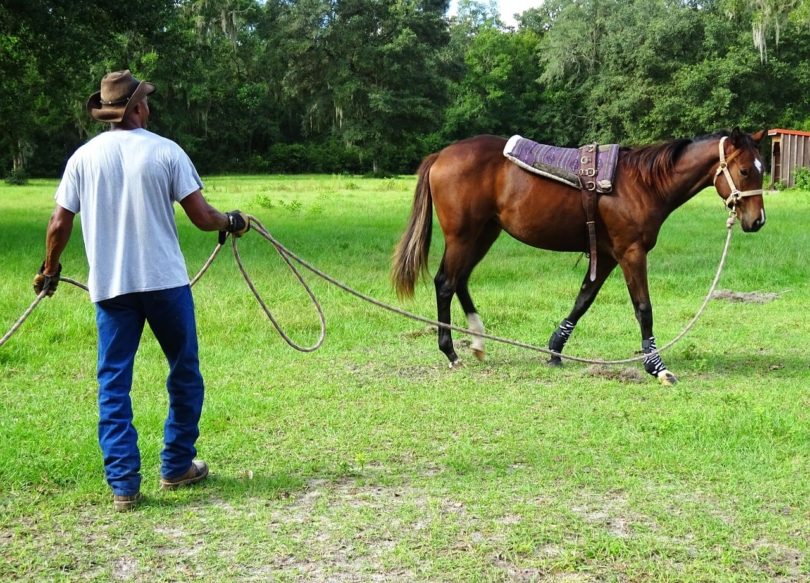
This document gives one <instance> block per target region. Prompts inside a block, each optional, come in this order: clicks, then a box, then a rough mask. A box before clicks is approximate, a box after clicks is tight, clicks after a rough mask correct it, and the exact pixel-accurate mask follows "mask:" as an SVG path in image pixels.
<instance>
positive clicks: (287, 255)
mask: <svg viewBox="0 0 810 583" xmlns="http://www.w3.org/2000/svg"><path fill="white" fill-rule="evenodd" d="M249 219H250V223H251V226H252V229H253V230H254V231H256V232H257V233H258V234H259V235H260V236H262V237H263V238H264V239H266V240H267V241H268V242H269V243H270V244H271V245H273V247H274V248H275V249H276V251H277V252H278V254H279V255H280V256H281V257H282V259H284V261H285V263H286V264H287V266H288V267H289V268H290V270H292V272H293V273H294V274H295V276H296V278H297V279H298V281H299V282H300V283H301V285H302V286H303V287H304V289H305V290H306V292H307V295H308V296H309V298H310V300H311V302H312V304H313V306H314V307H315V309H316V311H317V313H318V318H319V321H320V334H319V337H318V340H317V341H316V342H315V343H314V344H313V345H311V346H301V345H299V344H297V343H295V342H294V341H293V340H292V339H291V338H290V337H289V336H288V335H287V334H286V333H285V332H284V330H283V329H282V328H281V326H280V325H279V323H278V322H277V321H276V319H275V317H274V316H273V314H272V312H271V311H270V309H269V308H268V307H267V304H266V303H265V302H264V300H263V299H262V298H261V296H260V294H259V292H258V290H257V289H256V286H255V285H254V284H253V281H252V280H251V278H250V276H249V274H248V272H247V270H246V269H245V266H244V264H243V263H242V259H241V256H240V255H239V250H238V248H237V243H236V238H235V237H231V243H232V249H233V255H234V259H235V260H236V263H237V265H238V267H239V270H240V272H241V273H242V276H243V277H244V279H245V282H246V283H247V285H248V287H249V288H250V290H251V292H252V293H253V295H254V297H255V298H256V300H257V301H258V302H259V305H260V306H261V308H262V310H263V311H264V313H265V314H266V315H267V317H268V319H269V320H270V322H271V323H272V324H273V326H274V327H275V328H276V330H277V331H278V333H279V334H280V335H281V337H282V338H283V339H284V340H285V341H286V342H287V344H289V345H290V346H291V347H293V348H295V349H296V350H299V351H301V352H313V351H315V350H317V349H318V348H320V346H321V345H322V344H323V341H324V339H325V337H326V318H325V316H324V313H323V309H322V308H321V305H320V303H319V302H318V300H317V298H316V297H315V294H314V293H313V292H312V290H311V288H310V287H309V285H308V284H307V283H306V281H305V280H304V278H303V277H302V275H301V273H300V272H299V271H298V269H297V268H296V267H295V265H293V263H292V261H295V262H297V263H298V264H300V265H301V266H303V267H304V268H306V269H308V270H309V271H311V272H312V273H314V274H315V275H317V276H318V277H321V278H322V279H324V280H325V281H327V282H329V283H331V284H333V285H335V286H337V287H338V288H340V289H342V290H343V291H345V292H347V293H349V294H351V295H353V296H355V297H357V298H359V299H361V300H363V301H365V302H368V303H370V304H373V305H375V306H377V307H379V308H382V309H384V310H387V311H389V312H393V313H395V314H399V315H401V316H404V317H406V318H410V319H412V320H416V321H418V322H422V323H425V324H429V325H432V326H437V327H442V328H447V329H449V330H454V331H456V332H460V333H463V334H468V335H471V336H478V337H480V338H485V339H487V340H492V341H493V342H499V343H501V344H507V345H510V346H515V347H518V348H524V349H526V350H532V351H535V352H542V353H545V354H549V355H552V356H557V357H559V358H562V359H565V360H571V361H574V362H581V363H586V364H598V365H617V364H628V363H631V362H637V361H640V360H643V359H645V358H649V356H650V354H655V353H661V352H663V351H665V350H667V349H669V348H670V347H672V346H673V345H674V344H675V343H677V342H678V341H679V340H681V339H682V338H683V337H684V336H685V335H686V334H687V333H688V332H689V331H690V330H691V329H692V327H693V326H694V325H695V323H696V322H697V321H698V319H699V318H700V316H701V315H702V314H703V312H704V310H705V309H706V306H707V305H708V303H709V301H710V300H711V298H712V296H713V295H714V291H715V289H716V287H717V283H718V282H719V280H720V274H721V273H722V271H723V267H724V266H725V262H726V259H727V257H728V250H729V247H730V244H731V236H732V233H733V230H732V228H733V226H734V215H733V214H732V215H730V216H729V219H728V221H726V230H727V233H726V242H725V245H724V247H723V253H722V254H721V256H720V261H719V264H718V266H717V272H716V273H715V276H714V279H713V280H712V283H711V285H710V287H709V291H708V293H707V294H706V297H705V298H704V299H703V303H702V304H701V306H700V308H699V309H698V311H697V312H696V313H695V315H694V317H693V318H692V319H691V320H690V321H689V322H688V323H687V324H686V326H685V327H684V328H683V330H681V332H680V333H679V334H678V335H677V336H675V337H674V338H673V339H672V340H670V341H669V342H667V343H666V344H665V345H664V346H662V347H661V348H659V349H657V350H655V351H654V352H652V353H650V354H642V355H638V356H634V357H630V358H624V359H619V360H600V359H590V358H581V357H577V356H569V355H567V354H562V353H559V352H556V351H554V350H551V349H549V348H545V347H543V346H537V345H534V344H527V343H525V342H520V341H518V340H512V339H509V338H503V337H501V336H494V335H492V334H486V333H484V332H480V331H476V330H470V329H468V328H462V327H461V326H454V325H453V324H447V323H444V322H439V321H437V320H433V319H431V318H425V317H424V316H420V315H418V314H414V313H412V312H409V311H407V310H403V309H401V308H398V307H396V306H392V305H390V304H387V303H385V302H381V301H380V300H377V299H375V298H372V297H371V296H368V295H366V294H363V293H361V292H359V291H357V290H355V289H354V288H352V287H350V286H348V285H346V284H345V283H343V282H341V281H339V280H337V279H335V278H334V277H332V276H330V275H328V274H327V273H325V272H323V271H321V270H320V269H318V268H317V267H315V266H314V265H312V264H311V263H309V262H308V261H306V260H305V259H303V258H302V257H300V256H299V255H296V254H295V253H293V252H292V251H290V250H289V249H288V248H287V247H285V246H284V245H283V244H281V242H279V241H278V240H277V239H276V238H275V237H273V236H272V235H271V234H270V232H269V231H268V230H267V229H266V228H265V226H264V225H263V224H262V223H261V221H259V219H257V218H256V217H254V216H249ZM221 249H222V245H221V244H218V245H217V246H216V247H215V248H214V251H213V252H212V253H211V255H210V256H209V258H208V259H207V260H206V262H205V263H204V264H203V266H202V267H201V268H200V270H199V272H198V273H197V274H196V275H195V276H194V277H193V278H192V279H191V282H190V285H191V286H193V285H195V284H196V283H197V282H198V281H199V280H200V278H202V276H203V275H204V274H205V273H206V272H207V271H208V268H209V267H211V264H212V263H213V262H214V259H216V257H217V255H218V254H219V252H220V250H221ZM60 281H64V282H67V283H70V284H72V285H75V286H77V287H80V288H82V289H84V290H85V291H87V286H85V285H84V284H82V283H80V282H78V281H76V280H74V279H71V278H68V277H62V278H60ZM47 291H48V290H47V288H46V289H43V290H42V292H40V293H39V295H37V297H36V299H35V300H34V301H33V302H32V303H31V305H30V306H29V307H28V309H26V310H25V312H23V314H22V316H20V318H19V319H18V320H17V321H16V322H15V323H14V325H12V327H11V329H9V331H8V332H7V333H6V334H5V335H4V336H3V337H2V338H0V347H2V346H3V345H4V344H5V343H6V342H8V340H9V339H10V338H11V336H12V335H14V333H15V332H16V331H17V330H18V329H19V328H20V326H22V324H23V322H25V320H26V319H27V318H28V317H29V316H30V315H31V313H32V312H33V311H34V309H35V308H36V307H37V305H38V304H39V303H40V302H41V301H42V299H43V298H44V297H45V296H46V295H47Z"/></svg>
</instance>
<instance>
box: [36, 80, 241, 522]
mask: <svg viewBox="0 0 810 583" xmlns="http://www.w3.org/2000/svg"><path fill="white" fill-rule="evenodd" d="M154 91H155V86H154V85H152V84H151V83H147V82H145V81H139V80H137V79H135V78H134V77H133V76H132V74H131V73H130V72H129V71H128V70H126V71H116V72H114V73H110V74H108V75H106V76H105V77H104V78H103V79H102V80H101V90H100V91H97V92H96V93H94V94H93V95H91V96H90V98H89V99H88V101H87V110H88V112H89V113H90V115H91V116H92V117H93V118H94V119H96V120H98V121H101V122H106V123H110V124H111V127H110V131H108V132H104V133H102V134H100V135H98V136H96V137H95V138H93V139H92V140H90V141H89V142H87V143H86V144H85V145H83V146H82V147H81V148H79V149H78V150H77V151H76V152H75V153H74V154H73V156H72V157H71V158H70V159H69V160H68V163H67V166H66V168H65V173H64V175H63V177H62V181H61V183H60V184H59V187H58V189H57V191H56V209H55V210H54V213H53V216H52V217H51V220H50V222H49V224H48V232H47V238H46V254H45V261H44V262H43V263H42V266H41V267H40V270H39V272H38V273H37V275H36V277H35V278H34V291H35V292H37V293H38V294H39V293H41V292H42V290H43V289H44V290H45V291H46V294H47V295H53V293H54V292H55V291H56V287H57V284H58V282H59V274H60V272H61V270H62V266H61V264H60V263H59V257H60V255H61V254H62V251H63V250H64V249H65V246H66V245H67V243H68V240H69V239H70V234H71V230H72V228H73V218H74V216H75V214H76V213H81V222H82V232H83V237H84V245H85V251H86V253H87V260H88V263H89V265H90V274H89V282H88V284H89V289H90V299H91V301H93V303H94V304H95V308H96V325H97V328H98V383H99V388H98V401H99V426H98V437H99V444H100V445H101V451H102V454H103V457H104V469H105V474H106V478H107V482H108V483H109V484H110V486H111V488H112V491H113V505H114V508H115V509H116V510H118V511H122V510H131V509H133V508H134V507H135V506H136V505H137V504H138V502H139V501H140V500H141V494H140V484H141V474H140V469H141V459H140V452H139V450H138V443H137V439H138V434H137V432H136V430H135V427H134V426H133V424H132V404H131V400H130V389H131V387H132V369H133V364H134V360H135V353H136V351H137V349H138V345H139V343H140V338H141V333H142V331H143V326H144V323H145V322H148V323H149V326H150V328H151V329H152V331H153V333H154V334H155V337H156V338H157V340H158V342H159V344H160V347H161V348H162V349H163V353H164V354H165V355H166V359H167V360H168V362H169V375H168V378H167V380H166V388H167V389H168V392H169V414H168V417H167V418H166V422H165V425H164V430H163V431H164V433H163V440H164V447H163V450H162V452H161V454H160V457H161V481H160V485H161V488H176V487H179V486H185V485H189V484H193V483H196V482H199V481H201V480H203V479H205V477H206V476H207V475H208V466H207V465H206V463H205V462H203V461H201V460H195V459H194V458H195V456H196V453H197V450H196V449H195V446H194V444H195V442H196V440H197V437H198V435H199V425H198V424H199V419H200V414H201V412H202V404H203V379H202V376H201V374H200V370H199V360H198V355H197V330H196V323H195V318H194V303H193V300H192V296H191V289H190V286H189V278H188V272H187V271H186V266H185V261H184V258H183V255H182V253H181V251H180V245H179V241H178V237H177V227H176V225H175V222H174V209H173V203H174V202H178V203H180V206H182V207H183V210H184V211H185V213H186V214H187V215H188V217H189V219H190V220H191V222H192V223H193V224H194V225H195V226H196V227H198V228H199V229H201V230H203V231H220V242H223V241H224V238H225V237H226V236H227V234H226V233H231V234H232V235H233V236H235V237H239V236H241V235H242V234H244V233H245V232H246V231H247V230H248V229H249V228H250V225H249V222H248V220H247V219H246V217H245V215H243V214H242V213H241V212H239V211H233V212H229V213H225V214H223V213H221V212H219V211H218V210H216V209H215V208H213V207H212V206H210V205H209V204H208V202H207V201H206V200H205V198H204V197H203V195H202V193H201V189H202V187H203V185H202V181H201V180H200V177H199V175H198V174H197V171H196V169H195V168H194V165H193V164H192V162H191V160H190V159H189V158H188V156H187V155H186V153H185V152H184V151H183V150H182V149H181V148H180V147H179V146H178V145H177V144H175V143H174V142H172V141H171V140H168V139H166V138H163V137H160V136H158V135H157V134H154V133H152V132H149V131H147V129H146V128H147V124H148V121H149V100H148V96H149V95H150V94H152V93H153V92H154Z"/></svg>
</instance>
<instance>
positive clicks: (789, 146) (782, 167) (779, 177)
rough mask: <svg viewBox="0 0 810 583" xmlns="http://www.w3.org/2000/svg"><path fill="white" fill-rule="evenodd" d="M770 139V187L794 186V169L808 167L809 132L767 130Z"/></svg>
mask: <svg viewBox="0 0 810 583" xmlns="http://www.w3.org/2000/svg"><path fill="white" fill-rule="evenodd" d="M768 136H770V138H771V187H773V185H775V184H776V183H777V182H778V183H780V184H782V186H784V187H787V188H789V187H791V186H794V184H795V180H796V178H795V173H796V168H801V167H810V132H802V131H798V130H782V129H775V130H768Z"/></svg>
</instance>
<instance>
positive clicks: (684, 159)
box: [667, 140, 720, 212]
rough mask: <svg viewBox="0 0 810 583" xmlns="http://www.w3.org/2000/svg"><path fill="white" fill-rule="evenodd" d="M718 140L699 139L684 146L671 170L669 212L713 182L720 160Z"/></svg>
mask: <svg viewBox="0 0 810 583" xmlns="http://www.w3.org/2000/svg"><path fill="white" fill-rule="evenodd" d="M718 143H719V140H701V141H700V142H693V143H692V144H690V145H688V146H687V147H686V150H685V151H684V153H683V154H682V155H681V157H680V159H679V160H678V162H677V163H676V164H675V167H674V168H673V172H672V182H671V185H670V188H668V189H667V190H668V191H669V193H670V194H669V197H668V200H669V202H670V204H671V208H670V212H672V211H673V210H675V209H677V208H678V207H680V206H681V205H683V204H684V203H686V202H687V201H688V200H689V199H691V198H692V197H693V196H695V195H696V194H697V193H699V192H700V191H701V190H703V189H704V188H707V187H709V186H711V185H712V184H714V178H715V172H716V171H717V165H718V164H719V161H720V156H719V154H718Z"/></svg>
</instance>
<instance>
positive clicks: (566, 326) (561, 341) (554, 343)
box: [548, 320, 574, 363]
mask: <svg viewBox="0 0 810 583" xmlns="http://www.w3.org/2000/svg"><path fill="white" fill-rule="evenodd" d="M573 331H574V323H573V322H571V321H570V320H563V321H562V322H560V326H559V327H558V328H557V329H556V330H555V331H554V333H553V334H552V335H551V338H549V339H548V348H549V350H553V351H554V352H559V353H562V351H563V348H565V343H566V342H568V339H569V338H570V337H571V332H573ZM550 361H551V362H554V363H559V362H561V359H560V357H559V356H555V355H553V354H552V355H551V359H550Z"/></svg>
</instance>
